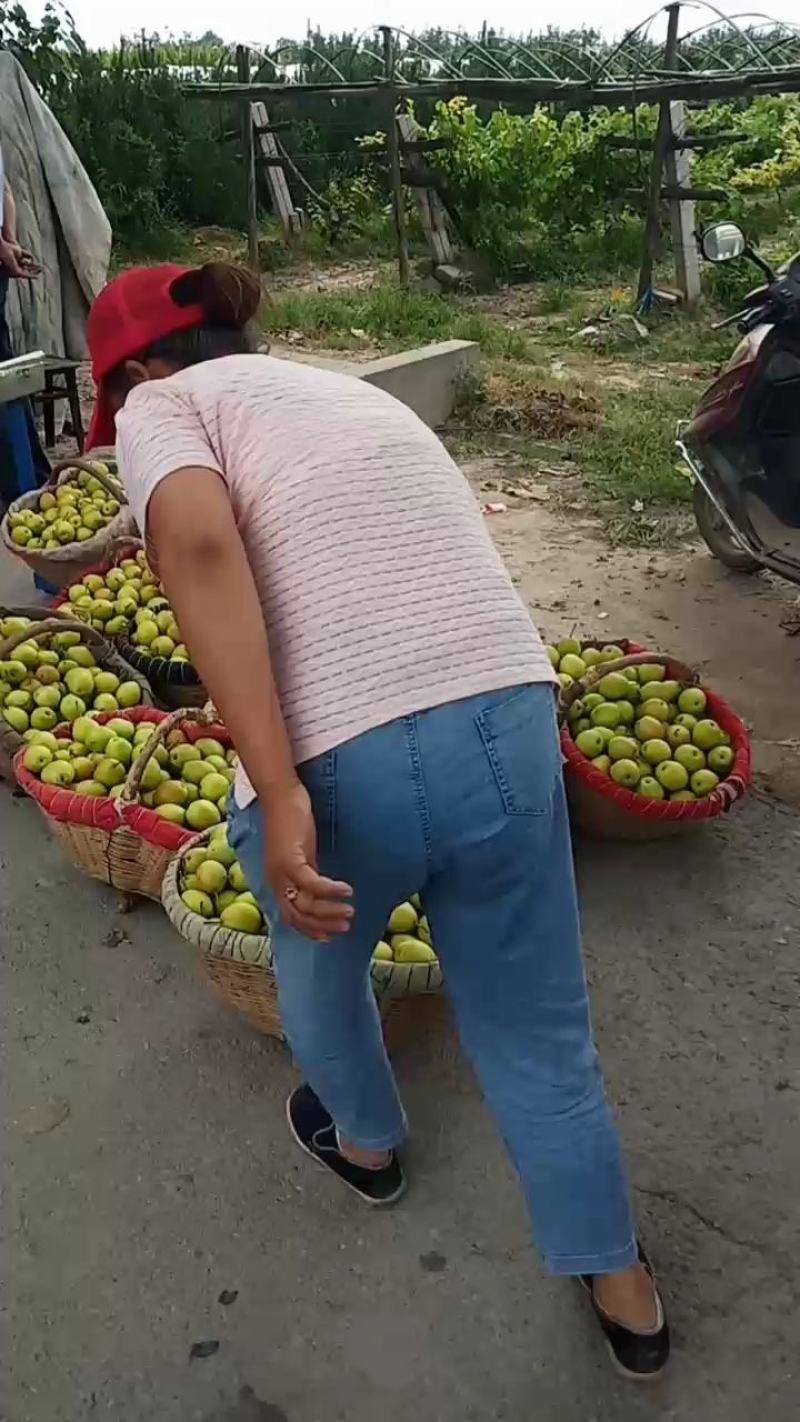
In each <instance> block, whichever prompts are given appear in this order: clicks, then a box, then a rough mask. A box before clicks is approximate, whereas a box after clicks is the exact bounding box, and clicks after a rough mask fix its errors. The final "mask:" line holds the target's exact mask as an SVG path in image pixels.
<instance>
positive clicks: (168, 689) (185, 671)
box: [53, 537, 208, 710]
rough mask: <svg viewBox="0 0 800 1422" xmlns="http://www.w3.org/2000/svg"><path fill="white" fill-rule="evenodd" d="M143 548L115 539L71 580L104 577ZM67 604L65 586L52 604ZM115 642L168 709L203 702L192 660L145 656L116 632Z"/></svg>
mask: <svg viewBox="0 0 800 1422" xmlns="http://www.w3.org/2000/svg"><path fill="white" fill-rule="evenodd" d="M143 547H144V544H143V543H142V541H141V539H131V538H124V537H123V538H118V539H115V540H114V548H113V550H112V553H111V555H110V556H108V557H107V558H106V559H105V560H104V561H103V562H101V563H97V564H95V566H94V567H92V568H84V569H83V570H82V572H81V576H80V578H76V579H75V580H74V581H75V582H80V581H82V579H83V578H85V577H86V576H87V574H89V573H97V574H98V575H99V576H100V577H105V575H106V573H108V572H110V570H111V569H112V568H115V567H116V566H117V565H118V564H119V563H121V562H122V561H123V560H124V559H125V558H128V557H130V556H131V554H132V553H134V552H136V551H138V550H139V549H141V548H143ZM68 603H69V588H65V589H64V591H63V592H62V593H60V594H59V596H58V597H57V598H56V599H55V601H54V603H53V606H54V607H56V608H61V607H63V606H64V605H66V604H68ZM114 645H115V646H116V647H117V649H118V651H119V654H120V656H121V657H124V659H125V661H126V662H127V663H128V664H129V666H132V667H134V668H135V669H136V671H137V672H138V673H139V675H140V676H143V677H145V678H146V679H147V681H148V683H149V685H150V687H151V689H152V692H153V696H154V697H155V699H156V701H157V702H158V703H159V705H161V706H164V707H166V709H167V710H174V709H177V708H179V707H184V706H203V705H205V702H206V699H207V697H208V692H207V691H206V689H205V687H204V686H203V683H202V681H201V680H200V677H199V676H198V674H197V672H196V670H195V668H194V667H193V666H192V664H191V662H171V661H170V660H169V659H168V658H166V657H148V656H146V655H145V653H143V652H142V651H141V650H140V649H139V648H138V647H137V646H136V645H135V644H134V643H133V642H131V641H130V640H129V638H128V637H127V636H126V635H125V633H119V634H118V635H117V636H116V637H115V638H114Z"/></svg>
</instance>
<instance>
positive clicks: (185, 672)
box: [116, 635, 208, 710]
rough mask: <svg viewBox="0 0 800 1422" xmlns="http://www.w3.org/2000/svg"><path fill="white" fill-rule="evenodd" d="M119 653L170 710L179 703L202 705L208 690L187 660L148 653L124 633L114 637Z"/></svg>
mask: <svg viewBox="0 0 800 1422" xmlns="http://www.w3.org/2000/svg"><path fill="white" fill-rule="evenodd" d="M116 643H117V646H118V647H119V650H120V653H121V655H122V656H123V657H124V658H125V660H126V661H130V664H131V666H132V667H136V670H137V671H138V672H139V674H140V675H141V676H146V677H147V680H148V681H149V683H150V685H151V687H152V688H153V695H154V696H155V698H156V700H157V701H158V702H160V704H161V705H162V706H166V707H168V708H169V709H170V710H172V709H177V708H180V707H195V706H196V707H202V706H204V705H205V704H206V702H207V700H208V692H207V691H206V689H205V687H204V686H203V683H202V681H201V680H200V677H199V676H198V674H197V672H196V671H195V669H194V667H193V666H192V664H191V662H171V661H170V660H169V658H167V657H148V656H145V654H144V653H143V652H140V651H139V648H138V647H136V646H134V644H133V642H130V641H129V640H128V638H127V637H124V636H122V635H120V636H119V637H117V639H116Z"/></svg>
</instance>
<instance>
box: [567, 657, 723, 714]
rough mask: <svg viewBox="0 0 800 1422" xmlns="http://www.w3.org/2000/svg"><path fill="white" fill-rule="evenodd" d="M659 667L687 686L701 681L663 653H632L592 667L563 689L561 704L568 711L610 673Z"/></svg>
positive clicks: (694, 672)
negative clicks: (634, 668) (672, 673)
mask: <svg viewBox="0 0 800 1422" xmlns="http://www.w3.org/2000/svg"><path fill="white" fill-rule="evenodd" d="M644 666H658V667H665V668H669V667H672V670H673V671H674V672H675V673H676V678H675V679H676V680H677V681H683V682H686V685H687V686H696V685H697V683H698V682H699V680H700V677H699V676H698V674H697V672H696V671H693V670H692V668H691V667H687V666H686V665H685V664H684V663H683V662H679V661H677V660H676V658H675V657H667V656H665V655H664V653H663V652H631V654H630V655H629V656H627V657H618V658H617V660H616V661H615V662H600V663H598V665H597V666H594V667H590V668H589V670H588V671H587V672H586V673H585V675H584V676H582V677H579V678H578V679H577V680H576V681H574V682H573V683H572V686H568V687H566V688H563V687H562V689H561V694H560V696H559V704H560V706H561V708H562V709H563V710H564V711H568V710H569V708H570V706H571V705H572V703H573V701H578V700H579V699H580V697H581V696H585V695H586V693H587V691H591V689H592V687H593V686H597V684H598V682H600V681H602V679H603V677H604V676H608V674H609V672H617V671H623V670H624V669H625V667H644Z"/></svg>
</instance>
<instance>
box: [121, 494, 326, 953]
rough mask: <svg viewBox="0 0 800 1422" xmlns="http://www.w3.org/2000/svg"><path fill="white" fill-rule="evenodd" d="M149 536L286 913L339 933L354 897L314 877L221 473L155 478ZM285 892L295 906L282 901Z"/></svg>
mask: <svg viewBox="0 0 800 1422" xmlns="http://www.w3.org/2000/svg"><path fill="white" fill-rule="evenodd" d="M147 535H148V540H149V541H150V542H152V544H153V547H154V549H155V554H156V559H157V564H158V572H159V576H160V577H161V580H162V582H163V584H164V587H165V589H166V592H167V596H168V597H169V600H170V603H171V604H172V607H173V609H174V611H175V614H176V616H177V619H178V622H179V624H180V628H181V632H182V634H183V637H184V640H185V642H186V644H187V646H188V647H189V648H190V651H191V656H192V661H193V662H194V664H195V665H196V667H197V669H198V671H199V673H200V676H201V678H202V680H203V682H204V683H205V685H206V687H207V688H208V690H209V692H210V694H211V698H212V700H213V702H214V704H215V706H216V707H217V708H218V710H219V712H220V715H221V717H222V720H223V721H224V723H225V725H226V726H227V728H228V730H229V731H230V733H231V736H232V738H233V742H234V745H235V746H236V749H237V751H238V752H239V755H240V756H241V759H242V763H243V765H244V767H245V770H246V771H247V774H248V776H249V778H250V780H251V782H252V785H253V788H254V789H255V791H256V794H257V795H258V797H259V800H260V802H261V806H262V809H263V812H264V816H265V819H266V822H267V824H268V826H269V834H268V837H267V838H268V844H267V872H268V876H269V881H270V884H271V886H272V889H273V891H274V892H275V894H276V896H277V898H278V902H279V903H280V904H281V906H282V910H283V913H284V916H285V918H286V919H287V922H289V923H291V925H292V927H294V928H297V929H298V930H299V931H300V932H301V933H303V934H305V936H306V937H309V938H318V939H325V938H328V937H329V936H330V935H332V934H335V933H343V932H345V931H346V930H347V928H348V927H349V924H350V920H351V918H352V914H353V911H352V909H351V908H350V906H349V905H348V904H347V903H345V902H344V900H345V899H347V898H349V897H350V895H351V892H352V891H351V889H350V887H349V885H347V884H341V883H337V882H335V881H333V880H330V879H326V878H324V877H322V876H321V875H320V874H318V873H317V859H316V833H315V829H314V819H313V814H312V811H311V803H310V800H309V798H308V794H307V792H306V790H305V787H304V786H303V785H302V783H301V781H300V780H299V779H298V776H297V773H296V771H295V766H294V760H293V757H292V750H291V746H290V743H289V737H288V735H287V733H286V727H285V725H284V721H283V714H282V712H281V706H280V701H279V699H278V693H277V690H276V687H275V681H274V678H273V674H272V664H271V661H270V653H269V642H268V638H267V631H266V627H265V625H264V617H263V613H262V610H261V604H260V602H259V599H258V593H257V591H256V586H255V583H254V581H253V574H252V572H251V570H250V564H249V563H248V561H247V554H246V553H245V549H244V545H243V544H242V541H241V538H240V537H239V531H238V529H237V527H236V521H235V519H234V516H233V509H232V508H231V503H230V499H229V497H228V492H227V489H226V487H225V484H224V483H223V481H222V479H221V478H220V477H219V475H218V474H216V473H215V472H214V471H213V470H210V469H196V468H186V469H178V470H176V471H175V473H173V474H171V475H169V476H168V477H167V478H165V479H163V480H162V481H161V483H159V484H158V486H157V488H156V489H155V491H154V492H153V494H152V496H151V498H150V502H149V505H148V511H147ZM291 888H296V889H297V890H298V895H297V898H296V899H294V901H290V899H288V898H287V896H286V891H287V889H291Z"/></svg>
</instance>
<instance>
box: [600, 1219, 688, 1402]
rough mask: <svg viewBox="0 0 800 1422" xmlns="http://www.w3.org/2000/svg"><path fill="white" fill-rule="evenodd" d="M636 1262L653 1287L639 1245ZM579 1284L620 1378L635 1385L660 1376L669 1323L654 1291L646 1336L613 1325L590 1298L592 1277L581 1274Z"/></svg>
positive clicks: (666, 1357) (666, 1356)
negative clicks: (653, 1319)
mask: <svg viewBox="0 0 800 1422" xmlns="http://www.w3.org/2000/svg"><path fill="white" fill-rule="evenodd" d="M639 1262H640V1264H643V1265H644V1267H645V1269H646V1270H647V1272H648V1274H649V1275H650V1278H651V1279H652V1280H653V1284H654V1285H655V1275H654V1273H653V1269H652V1265H651V1264H650V1260H649V1259H648V1257H647V1255H646V1254H645V1252H644V1250H643V1249H642V1246H641V1244H640V1245H639ZM581 1283H582V1285H583V1287H584V1288H585V1289H586V1292H587V1293H588V1295H589V1298H590V1300H591V1304H592V1308H593V1310H594V1316H595V1318H596V1319H597V1322H598V1323H599V1324H600V1327H601V1328H602V1330H603V1333H604V1335H605V1340H606V1346H607V1348H608V1351H609V1353H610V1354H611V1360H612V1362H613V1364H614V1366H615V1368H616V1369H617V1372H619V1373H621V1374H622V1376H623V1377H626V1378H632V1379H633V1380H634V1381H635V1382H653V1381H655V1379H656V1378H658V1377H660V1376H661V1374H662V1373H663V1371H664V1369H665V1367H666V1366H667V1362H668V1360H669V1350H670V1340H669V1324H668V1323H667V1319H666V1315H665V1313H664V1305H663V1304H662V1302H661V1295H660V1294H659V1292H658V1288H656V1308H657V1310H658V1322H657V1323H656V1326H655V1328H653V1329H652V1330H649V1331H648V1332H647V1333H636V1332H634V1330H633V1329H632V1328H626V1327H625V1326H624V1324H622V1323H617V1321H616V1320H615V1319H613V1318H610V1317H609V1315H608V1314H607V1313H606V1312H605V1310H604V1309H603V1308H601V1307H600V1304H599V1303H598V1302H597V1300H596V1298H595V1296H594V1275H593V1274H582V1275H581Z"/></svg>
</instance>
